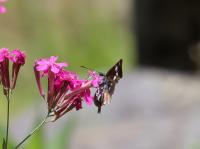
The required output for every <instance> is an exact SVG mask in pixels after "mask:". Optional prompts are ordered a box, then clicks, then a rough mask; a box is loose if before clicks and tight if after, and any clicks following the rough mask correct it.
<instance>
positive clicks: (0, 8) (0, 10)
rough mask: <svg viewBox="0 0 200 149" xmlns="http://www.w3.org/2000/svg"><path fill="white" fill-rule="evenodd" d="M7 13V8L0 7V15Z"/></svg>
mask: <svg viewBox="0 0 200 149" xmlns="http://www.w3.org/2000/svg"><path fill="white" fill-rule="evenodd" d="M6 12H7V9H6V7H5V6H3V5H0V13H1V14H3V13H6Z"/></svg>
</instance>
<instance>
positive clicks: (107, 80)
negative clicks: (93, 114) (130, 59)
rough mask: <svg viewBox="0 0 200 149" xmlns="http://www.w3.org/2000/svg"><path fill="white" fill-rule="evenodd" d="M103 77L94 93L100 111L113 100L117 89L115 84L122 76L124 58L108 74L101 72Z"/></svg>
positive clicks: (95, 102)
mask: <svg viewBox="0 0 200 149" xmlns="http://www.w3.org/2000/svg"><path fill="white" fill-rule="evenodd" d="M99 75H100V76H102V77H103V80H102V82H101V83H100V84H99V87H98V88H97V91H96V92H95V95H94V104H95V105H96V106H97V107H98V113H100V112H101V107H102V106H103V105H105V104H109V103H110V102H111V97H112V95H113V93H114V90H115V85H116V83H118V81H119V79H121V78H122V76H123V74H122V59H120V60H119V61H118V62H117V63H116V64H115V65H114V66H113V67H112V68H111V69H109V70H108V72H107V73H106V74H103V73H100V74H99Z"/></svg>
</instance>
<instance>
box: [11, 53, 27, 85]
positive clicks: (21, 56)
mask: <svg viewBox="0 0 200 149" xmlns="http://www.w3.org/2000/svg"><path fill="white" fill-rule="evenodd" d="M25 58H26V55H25V53H24V52H22V51H20V50H19V49H15V50H13V51H11V52H10V60H11V61H12V62H13V65H12V83H11V89H14V88H15V85H16V81H17V76H18V73H19V69H20V67H21V66H23V65H24V64H25Z"/></svg>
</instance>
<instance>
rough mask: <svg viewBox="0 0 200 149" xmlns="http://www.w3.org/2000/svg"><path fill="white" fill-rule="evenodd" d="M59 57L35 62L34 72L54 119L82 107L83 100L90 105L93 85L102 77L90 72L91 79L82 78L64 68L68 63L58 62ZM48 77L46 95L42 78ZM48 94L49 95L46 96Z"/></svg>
mask: <svg viewBox="0 0 200 149" xmlns="http://www.w3.org/2000/svg"><path fill="white" fill-rule="evenodd" d="M57 59H58V57H55V56H51V57H50V58H46V59H39V60H37V61H36V62H35V65H34V72H35V77H36V81H37V86H38V89H39V92H40V95H41V96H42V97H43V98H44V99H45V100H46V102H47V105H48V115H49V116H53V119H52V121H55V120H57V119H58V118H60V117H61V116H62V115H64V114H65V113H67V112H69V111H71V110H72V109H73V108H76V110H79V109H81V108H82V101H85V102H86V104H88V105H90V104H91V103H92V100H93V97H92V96H91V91H90V88H91V87H98V84H99V83H100V82H101V77H100V76H99V75H98V74H95V72H90V73H89V75H90V76H91V77H90V78H92V79H89V80H81V79H79V77H78V75H77V74H75V73H74V72H71V71H67V70H65V69H64V68H65V67H67V66H68V64H67V63H57V62H56V61H57ZM43 77H47V79H48V89H47V94H46V95H45V93H44V91H43V87H42V84H41V78H43ZM46 96H47V97H46Z"/></svg>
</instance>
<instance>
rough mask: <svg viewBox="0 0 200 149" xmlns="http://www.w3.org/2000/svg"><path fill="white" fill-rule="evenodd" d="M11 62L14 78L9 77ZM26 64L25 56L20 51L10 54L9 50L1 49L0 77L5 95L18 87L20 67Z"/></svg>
mask: <svg viewBox="0 0 200 149" xmlns="http://www.w3.org/2000/svg"><path fill="white" fill-rule="evenodd" d="M9 60H11V61H12V62H13V64H12V78H11V81H10V76H9ZM24 63H25V54H24V52H21V51H20V50H19V49H17V50H13V51H11V52H9V50H8V49H7V48H1V49H0V77H1V82H2V85H3V88H4V94H5V95H6V96H8V95H9V91H10V90H13V89H14V88H15V85H16V81H17V76H18V73H19V70H20V67H21V66H22V65H24ZM10 84H11V85H10Z"/></svg>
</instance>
